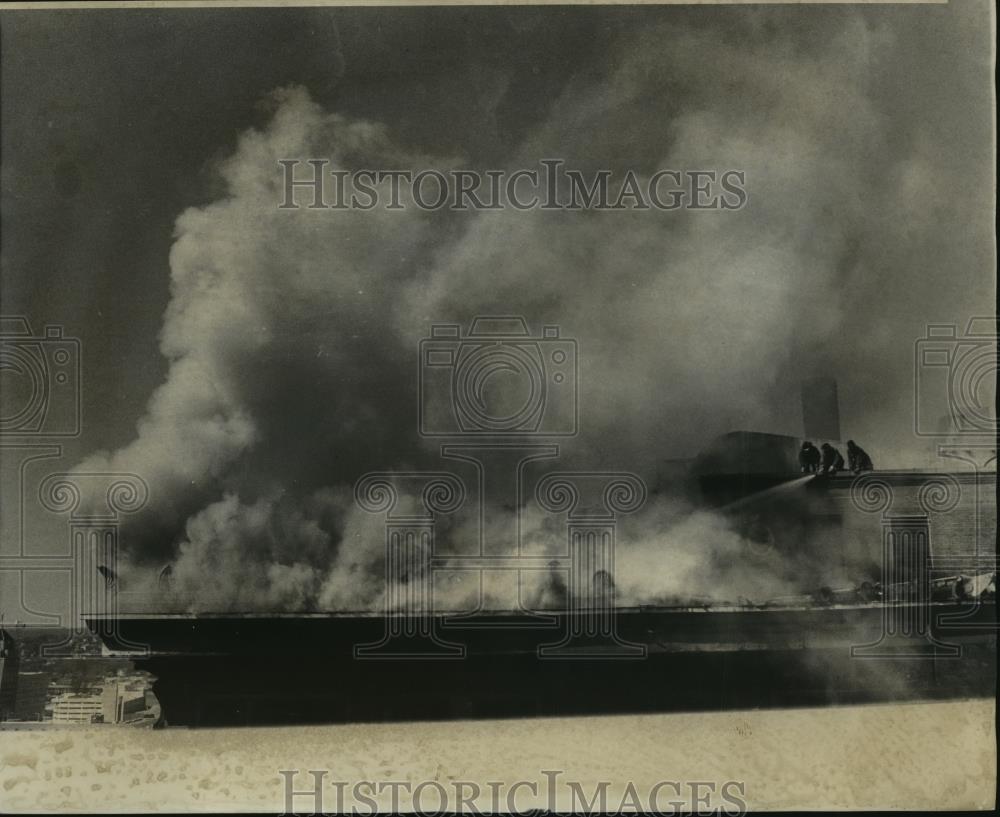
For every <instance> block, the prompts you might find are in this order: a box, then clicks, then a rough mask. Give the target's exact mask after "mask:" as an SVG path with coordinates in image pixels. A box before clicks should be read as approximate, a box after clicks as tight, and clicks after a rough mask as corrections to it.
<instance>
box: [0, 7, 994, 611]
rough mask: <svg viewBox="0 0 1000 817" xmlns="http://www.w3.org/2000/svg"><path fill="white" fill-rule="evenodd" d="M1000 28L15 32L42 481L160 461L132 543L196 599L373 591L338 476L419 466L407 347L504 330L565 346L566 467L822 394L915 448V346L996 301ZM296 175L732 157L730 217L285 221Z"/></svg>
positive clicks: (717, 19) (498, 16)
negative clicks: (48, 399) (334, 169)
mask: <svg viewBox="0 0 1000 817" xmlns="http://www.w3.org/2000/svg"><path fill="white" fill-rule="evenodd" d="M990 14H991V13H990V7H989V5H988V4H986V3H981V2H968V3H953V4H948V5H946V6H937V5H935V6H915V7H906V6H886V7H872V8H858V7H853V6H843V5H837V6H831V7H826V8H823V7H817V6H808V7H803V8H793V7H767V8H732V7H726V8H709V7H703V6H702V7H690V8H670V7H662V8H623V7H609V8H538V9H531V8H523V7H516V8H468V9H433V8H423V9H418V8H413V9H406V8H392V9H390V8H383V9H373V8H368V9H365V8H349V9H348V8H345V9H281V10H278V9H270V10H268V9H255V10H238V11H234V10H223V9H197V10H191V9H189V10H163V11H140V10H128V11H98V12H69V11H60V12H52V11H31V12H4V13H3V14H2V15H0V26H2V29H0V45H2V64H0V66H2V78H0V83H2V84H0V91H2V103H0V113H2V123H0V133H2V178H0V180H2V199H0V227H2V237H0V297H2V301H3V305H2V306H3V308H2V311H3V314H4V315H24V316H26V317H28V318H29V319H30V321H31V324H32V326H33V328H34V330H35V332H36V333H37V332H39V331H41V329H42V328H43V327H44V326H45V325H47V324H51V325H61V326H62V327H63V328H64V332H65V334H67V335H69V336H72V337H76V338H79V340H80V344H81V350H82V353H81V354H82V378H81V383H80V393H81V400H82V433H81V434H80V436H79V437H78V438H75V439H70V440H64V441H62V442H61V445H62V448H61V450H60V452H59V457H56V458H53V459H52V460H51V461H46V462H45V463H41V464H39V463H36V464H35V465H33V466H31V467H30V468H28V469H27V471H25V473H26V474H28V475H29V476H30V477H31V479H35V478H37V477H38V475H39V474H43V473H47V470H46V469H48V470H51V469H52V468H53V467H58V468H61V469H63V470H74V469H75V470H76V471H78V472H81V471H115V472H119V471H125V472H131V473H137V474H140V475H142V477H143V479H144V480H145V481H146V482H147V483H148V485H149V487H150V501H149V504H148V506H147V508H146V509H145V510H144V511H143V512H142V513H141V514H139V515H137V517H136V518H135V520H133V521H131V522H129V523H128V524H127V525H126V527H125V528H123V532H122V536H123V546H124V547H125V549H126V553H127V558H128V560H130V561H133V562H134V563H135V565H136V569H137V570H146V571H147V572H148V571H149V570H152V569H154V568H159V567H160V566H161V565H163V564H166V563H172V564H174V573H175V575H176V577H177V579H176V581H177V583H178V584H179V585H180V586H182V587H184V588H185V590H186V592H187V594H188V596H190V597H192V598H202V597H211V598H212V603H213V604H221V605H228V606H235V607H239V606H241V605H242V606H247V605H251V606H252V605H255V604H258V603H259V604H262V605H264V606H279V607H293V608H295V607H299V606H302V605H311V606H315V605H320V606H338V605H348V606H349V605H352V604H353V605H360V604H366V603H369V602H370V599H371V597H372V593H373V590H372V586H371V585H372V582H371V581H368V580H367V579H366V580H363V581H362V580H359V578H358V577H359V576H363V577H369V578H370V577H371V576H375V575H377V568H378V567H379V562H378V557H377V555H376V554H373V553H371V552H370V550H371V547H370V541H372V540H375V541H379V537H380V536H381V534H380V532H379V531H378V530H377V528H375V527H372V520H370V519H368V518H365V517H364V516H363V515H360V514H359V512H358V511H357V509H356V508H354V507H353V505H352V502H351V490H350V488H351V485H352V484H353V483H354V481H355V480H356V479H357V478H358V477H359V476H360V475H361V474H363V473H365V472H366V471H369V470H373V469H401V468H411V469H412V468H422V467H427V466H428V464H429V463H432V462H434V458H435V451H434V450H433V447H432V446H429V445H428V444H426V443H425V442H423V441H421V439H420V437H419V435H418V434H417V433H416V428H417V412H416V410H417V389H416V376H417V349H418V343H419V341H420V339H421V338H423V337H425V336H426V335H427V334H428V331H429V328H430V325H431V323H433V322H435V321H449V322H457V323H461V324H463V325H468V323H469V321H470V320H471V318H472V317H474V316H475V315H477V314H490V313H492V314H497V313H501V314H521V315H524V316H525V317H526V318H527V319H528V321H529V324H531V326H532V329H533V331H535V332H537V331H538V330H539V329H540V327H541V326H542V325H544V324H557V325H559V326H560V328H561V331H562V332H563V334H564V336H566V337H572V338H574V339H576V340H577V341H578V344H579V346H578V348H579V359H580V397H579V404H580V406H581V421H580V422H581V426H580V434H579V436H578V437H577V438H575V439H574V440H573V441H572V442H573V445H572V446H569V445H567V446H566V451H567V457H568V459H567V461H568V462H573V463H576V464H582V465H583V466H584V467H588V468H604V469H607V468H623V469H626V470H631V471H635V472H637V473H639V474H642V475H645V476H646V477H647V478H650V479H651V478H654V476H653V475H655V472H656V469H657V465H658V463H659V462H660V461H661V460H664V459H672V458H687V457H691V456H693V455H694V454H696V453H697V451H698V450H700V449H701V447H702V446H704V445H705V444H706V443H707V442H708V441H709V440H711V439H712V437H714V436H715V435H717V434H720V433H723V432H725V431H729V430H732V429H736V428H747V429H754V430H760V431H769V432H774V433H784V434H793V435H798V434H800V433H801V413H800V403H799V385H800V383H801V382H802V380H803V379H805V378H806V377H809V376H813V375H816V374H823V375H829V376H832V377H835V378H836V379H837V381H838V383H839V388H840V399H841V420H842V426H843V428H844V436H845V437H847V436H850V437H853V438H854V439H858V440H860V441H861V442H862V443H863V445H864V446H865V448H866V449H867V450H868V451H869V453H871V454H872V456H873V458H874V459H875V461H876V464H877V465H879V466H882V467H907V466H912V465H920V466H925V467H926V466H927V465H929V464H930V465H933V455H932V454H931V453H929V452H930V449H929V447H928V445H927V441H926V440H922V439H919V438H917V437H916V436H915V435H914V433H913V424H914V420H913V414H914V399H915V397H914V365H913V360H914V348H915V347H914V343H915V342H916V341H917V340H918V339H919V338H921V337H922V336H923V335H924V334H925V332H926V327H927V325H928V324H930V323H954V324H957V325H958V326H959V327H960V330H959V331H961V328H962V327H964V325H965V324H966V323H967V321H968V319H969V318H971V317H973V316H977V315H991V314H993V313H994V311H995V279H994V269H995V255H994V241H993V223H994V219H993V209H992V207H993V199H994V191H993V179H994V174H993V171H992V152H993V131H992V127H993V114H992V109H991V104H992V82H991V78H992V70H993V69H992V62H991V50H990V48H991V45H990V44H991V37H992V35H991V26H992V22H991V17H990ZM288 157H294V158H302V159H307V158H311V157H322V158H329V159H331V161H332V162H333V163H334V164H335V165H337V166H338V167H344V168H348V169H350V168H359V167H372V166H374V167H386V168H388V167H412V168H414V169H422V168H426V167H439V168H442V169H447V168H450V167H464V168H472V169H479V170H486V169H490V168H501V169H506V170H508V171H510V170H513V169H516V168H518V167H522V166H526V167H537V163H538V161H539V160H540V159H541V158H549V157H559V158H562V159H564V160H565V161H566V163H567V165H568V166H570V167H575V168H580V169H581V170H584V171H592V170H595V169H598V168H608V169H611V170H613V171H615V172H616V173H624V172H625V171H626V170H629V169H632V170H634V171H635V172H636V173H637V174H640V175H642V176H646V177H648V175H649V174H651V173H652V172H654V171H655V170H656V169H658V168H682V169H688V168H713V169H719V170H723V169H739V170H742V171H744V172H745V173H746V180H747V181H746V189H747V192H748V204H747V206H746V207H745V208H743V209H741V210H738V211H732V212H702V213H696V212H690V211H673V212H632V211H626V212H578V213H567V212H541V211H537V210H536V211H530V212H513V211H510V210H504V211H500V212H495V213H448V212H443V213H424V212H418V211H415V210H413V209H412V208H410V209H408V210H407V211H405V212H385V211H382V210H375V211H371V212H368V213H358V212H344V213H340V212H337V213H333V212H313V211H305V210H303V211H294V212H287V211H286V212H282V211H279V210H278V208H277V204H278V203H279V198H278V186H277V185H278V181H279V175H278V165H277V160H278V159H280V158H288ZM22 454H23V451H22V452H20V453H13V452H11V451H7V452H5V456H4V458H3V463H2V470H3V486H2V487H3V492H4V493H3V496H4V501H3V521H2V522H0V532H2V534H3V539H2V542H0V547H2V549H3V550H2V552H4V553H11V552H15V551H16V548H17V547H18V540H19V539H22V538H24V537H27V538H28V539H30V540H31V541H30V542H29V543H28V545H29V549H30V550H32V552H36V551H37V552H58V551H59V549H60V547H62V545H61V544H59V543H58V539H59V537H60V536H64V535H65V534H64V532H62V531H63V529H62V528H60V527H59V526H58V525H56V524H55V523H54V522H53V521H52V520H51V519H49V518H48V517H47V516H46V514H45V513H44V512H42V511H40V510H38V509H37V508H35V507H34V506H35V505H36V504H37V503H35V502H33V501H28V502H27V507H26V509H25V511H24V514H23V518H21V517H22V514H20V513H11V512H10V508H11V507H13V506H12V502H15V503H16V501H17V500H16V497H18V496H19V492H20V491H22V489H23V486H19V484H18V480H19V478H20V477H19V475H20V474H21V468H20V465H21V460H20V459H19V457H21V456H22ZM55 462H58V463H59V464H58V466H55V465H53V463H55ZM36 472H37V473H36ZM26 479H27V477H26ZM25 495H26V496H28V497H29V499H31V498H32V497H33V494H32V492H31V491H30V490H28V492H27V494H25ZM12 497H13V498H14V499H12ZM667 517H668V518H669V517H670V514H669V513H667ZM651 519H653V520H656V524H660V523H661V522H662V521H663V518H662V509H657V510H656V511H655V512H654V513H653V515H652V517H651ZM539 524H540V527H539V533H538V535H539V537H543V532H544V525H541V523H539ZM652 524H653V522H652V521H651V522H650V525H652ZM685 524H687V523H685ZM699 525H700V526H699V527H698V530H697V533H696V534H693V533H692V532H691V531H690V530H687V531H686V535H688V534H690V535H691V538H693V539H698V538H699V537H701V536H712V537H716V538H720V537H721V538H724V533H723V532H720V531H719V530H717V529H716V525H715V523H714V522H713V521H711V520H709V521H706V522H705V523H704V524H703V525H701V524H700V523H699ZM22 527H23V528H24V530H26V531H28V533H25V534H21V533H19V532H18V531H19V530H20V529H21V528H22ZM32 531H34V532H32ZM640 538H646V539H650V540H653V539H654V538H655V536H654V531H653V530H652V528H648V529H646V530H644V531H643V533H642V535H641V537H640ZM375 550H377V548H376V549H375ZM331 564H332V567H331ZM33 581H35V582H36V584H37V590H36V591H35V592H37V594H38V595H39V596H40V598H42V601H40V602H39V605H40V609H48V608H49V607H52V606H54V605H56V602H54V601H53V600H52V598H51V596H52V594H53V591H52V590H51V587H52V586H55V585H53V584H52V583H51V582H49V580H48V579H46V578H44V577H35V578H34V579H33ZM136 581H137V582H138V581H139V580H138V579H137V580H136ZM220 585H225V586H224V587H220ZM0 586H2V587H4V588H6V592H5V593H4V602H3V605H2V606H0V609H4V608H6V607H7V605H8V603H9V602H8V601H7V600H8V599H10V598H11V597H12V592H11V590H10V584H9V582H8V583H7V584H0ZM56 595H58V593H56ZM9 614H10V615H14V613H9Z"/></svg>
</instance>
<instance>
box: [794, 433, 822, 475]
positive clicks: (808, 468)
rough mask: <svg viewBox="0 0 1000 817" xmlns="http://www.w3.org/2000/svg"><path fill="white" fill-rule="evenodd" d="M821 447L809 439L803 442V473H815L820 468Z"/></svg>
mask: <svg viewBox="0 0 1000 817" xmlns="http://www.w3.org/2000/svg"><path fill="white" fill-rule="evenodd" d="M819 459H820V457H819V449H818V448H817V447H816V446H815V445H813V444H812V443H811V442H809V440H806V441H805V442H804V443H802V448H800V449H799V468H800V469H801V470H802V473H803V474H815V473H816V469H817V468H819Z"/></svg>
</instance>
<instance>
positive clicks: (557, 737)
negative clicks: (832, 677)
mask: <svg viewBox="0 0 1000 817" xmlns="http://www.w3.org/2000/svg"><path fill="white" fill-rule="evenodd" d="M994 713H995V701H993V700H973V701H952V702H946V703H924V704H906V705H891V706H866V707H838V708H835V709H803V710H783V711H780V710H772V711H751V712H720V713H708V714H704V713H701V714H670V715H647V716H617V717H589V718H560V719H533V720H509V721H465V722H452V723H405V724H398V723H397V724H375V725H372V724H350V725H333V726H314V727H312V726H310V727H296V728H274V729H262V728H260V729H258V728H253V729H239V730H203V731H199V730H184V729H177V730H171V729H168V730H163V731H141V730H132V729H114V728H103V729H102V728H88V729H82V730H73V731H63V732H60V731H34V732H32V731H24V732H3V733H0V747H2V748H0V810H2V811H5V812H12V811H13V812H21V811H55V810H72V811H113V812H126V811H133V810H161V811H165V810H171V811H210V810H228V811H235V810H255V811H269V812H280V811H281V810H282V809H283V802H284V801H283V788H282V782H281V778H280V777H279V775H278V773H277V772H278V769H279V768H286V769H301V770H306V769H329V770H330V774H329V777H328V778H327V779H328V780H344V781H348V783H349V784H350V785H353V784H354V782H356V781H360V780H396V781H402V780H406V781H410V782H411V783H412V784H416V783H418V782H420V781H422V780H437V781H439V782H441V783H442V784H444V786H446V787H451V786H453V781H455V780H469V781H478V782H479V783H480V784H481V785H483V786H484V787H485V783H486V781H488V780H505V781H507V782H508V784H509V783H510V782H512V781H513V780H515V779H524V780H529V781H532V780H534V781H539V783H540V784H541V785H542V786H543V785H544V777H543V776H542V775H541V771H540V770H545V769H548V770H556V769H558V770H563V771H564V772H565V775H564V777H563V778H561V779H562V780H569V779H575V780H578V781H581V782H583V783H584V784H585V790H586V791H588V792H589V791H590V790H591V788H590V787H592V786H593V785H594V784H595V783H596V781H599V780H610V781H614V782H613V783H612V786H611V788H610V789H609V791H608V802H609V804H610V805H611V806H615V805H617V804H618V803H619V802H620V798H621V797H622V796H623V793H624V791H625V786H626V784H627V782H628V781H629V780H631V781H632V782H633V783H634V785H635V787H636V789H637V790H638V791H639V792H646V791H648V789H649V788H650V787H651V786H653V785H654V784H655V783H656V782H657V781H661V780H674V781H691V780H700V781H718V782H719V783H720V784H721V782H723V781H725V780H732V779H735V780H742V781H745V783H746V800H747V802H748V805H749V806H750V808H752V809H753V808H757V809H764V808H766V809H786V810H793V809H805V808H821V807H827V808H878V809H882V808H893V809H894V808H905V807H907V806H910V807H918V808H925V809H940V808H948V807H950V808H962V809H973V808H979V809H985V808H991V807H992V806H993V804H994V800H995V773H996V744H995V737H994V716H995V715H994ZM308 782H309V778H307V777H305V776H303V777H301V778H299V780H298V785H297V787H298V788H305V787H306V784H307V783H308ZM556 789H557V792H558V796H559V799H558V800H557V803H558V804H559V805H560V806H561V807H563V808H566V807H568V806H569V803H570V801H569V800H568V796H569V795H568V790H567V789H566V787H565V786H564V785H563V786H557V787H556ZM332 791H333V789H332V788H329V789H328V792H327V794H328V797H331V798H332ZM668 793H669V790H668ZM388 798H389V792H388V791H387V790H386V791H385V792H384V795H383V797H382V798H380V803H379V805H380V806H381V808H382V809H383V810H385V809H386V808H387V807H388V806H389V804H390V800H389V799H388ZM543 798H544V788H540V794H539V800H538V801H537V803H536V804H537V805H542V806H544V805H545V802H544V799H543ZM664 799H665V800H670V799H672V798H670V797H669V796H667V797H665V798H664ZM429 802H430V803H431V804H432V803H433V797H431V798H430V801H429ZM481 804H482V805H483V806H484V807H485V806H487V805H488V801H487V800H483V801H481ZM517 804H518V807H519V808H521V809H523V808H527V807H529V806H530V805H532V802H531V798H530V795H529V793H528V792H523V793H522V794H521V795H519V796H518V799H517ZM297 805H298V807H299V809H300V810H301V811H306V810H308V809H307V806H308V803H307V802H304V801H302V802H299V803H298V804H297ZM325 807H326V808H328V809H333V808H334V803H333V801H332V799H328V800H327V801H326V803H325ZM402 807H403V808H404V809H405V808H406V807H407V802H406V798H405V796H404V799H403V802H402Z"/></svg>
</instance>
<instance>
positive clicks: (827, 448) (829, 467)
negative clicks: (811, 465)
mask: <svg viewBox="0 0 1000 817" xmlns="http://www.w3.org/2000/svg"><path fill="white" fill-rule="evenodd" d="M820 448H821V449H822V451H823V455H822V461H821V462H820V468H819V472H820V473H821V474H836V473H837V472H838V471H843V470H844V457H843V455H842V454H841V453H840V452H839V451H838V450H837V449H836V448H834V447H833V446H832V445H830V443H823V445H821V446H820Z"/></svg>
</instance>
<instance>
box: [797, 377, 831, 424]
mask: <svg viewBox="0 0 1000 817" xmlns="http://www.w3.org/2000/svg"><path fill="white" fill-rule="evenodd" d="M802 426H803V431H804V433H805V436H806V439H808V440H839V439H840V406H839V403H838V400H837V381H836V380H834V379H833V378H832V377H811V378H809V379H808V380H805V381H803V383H802Z"/></svg>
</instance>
